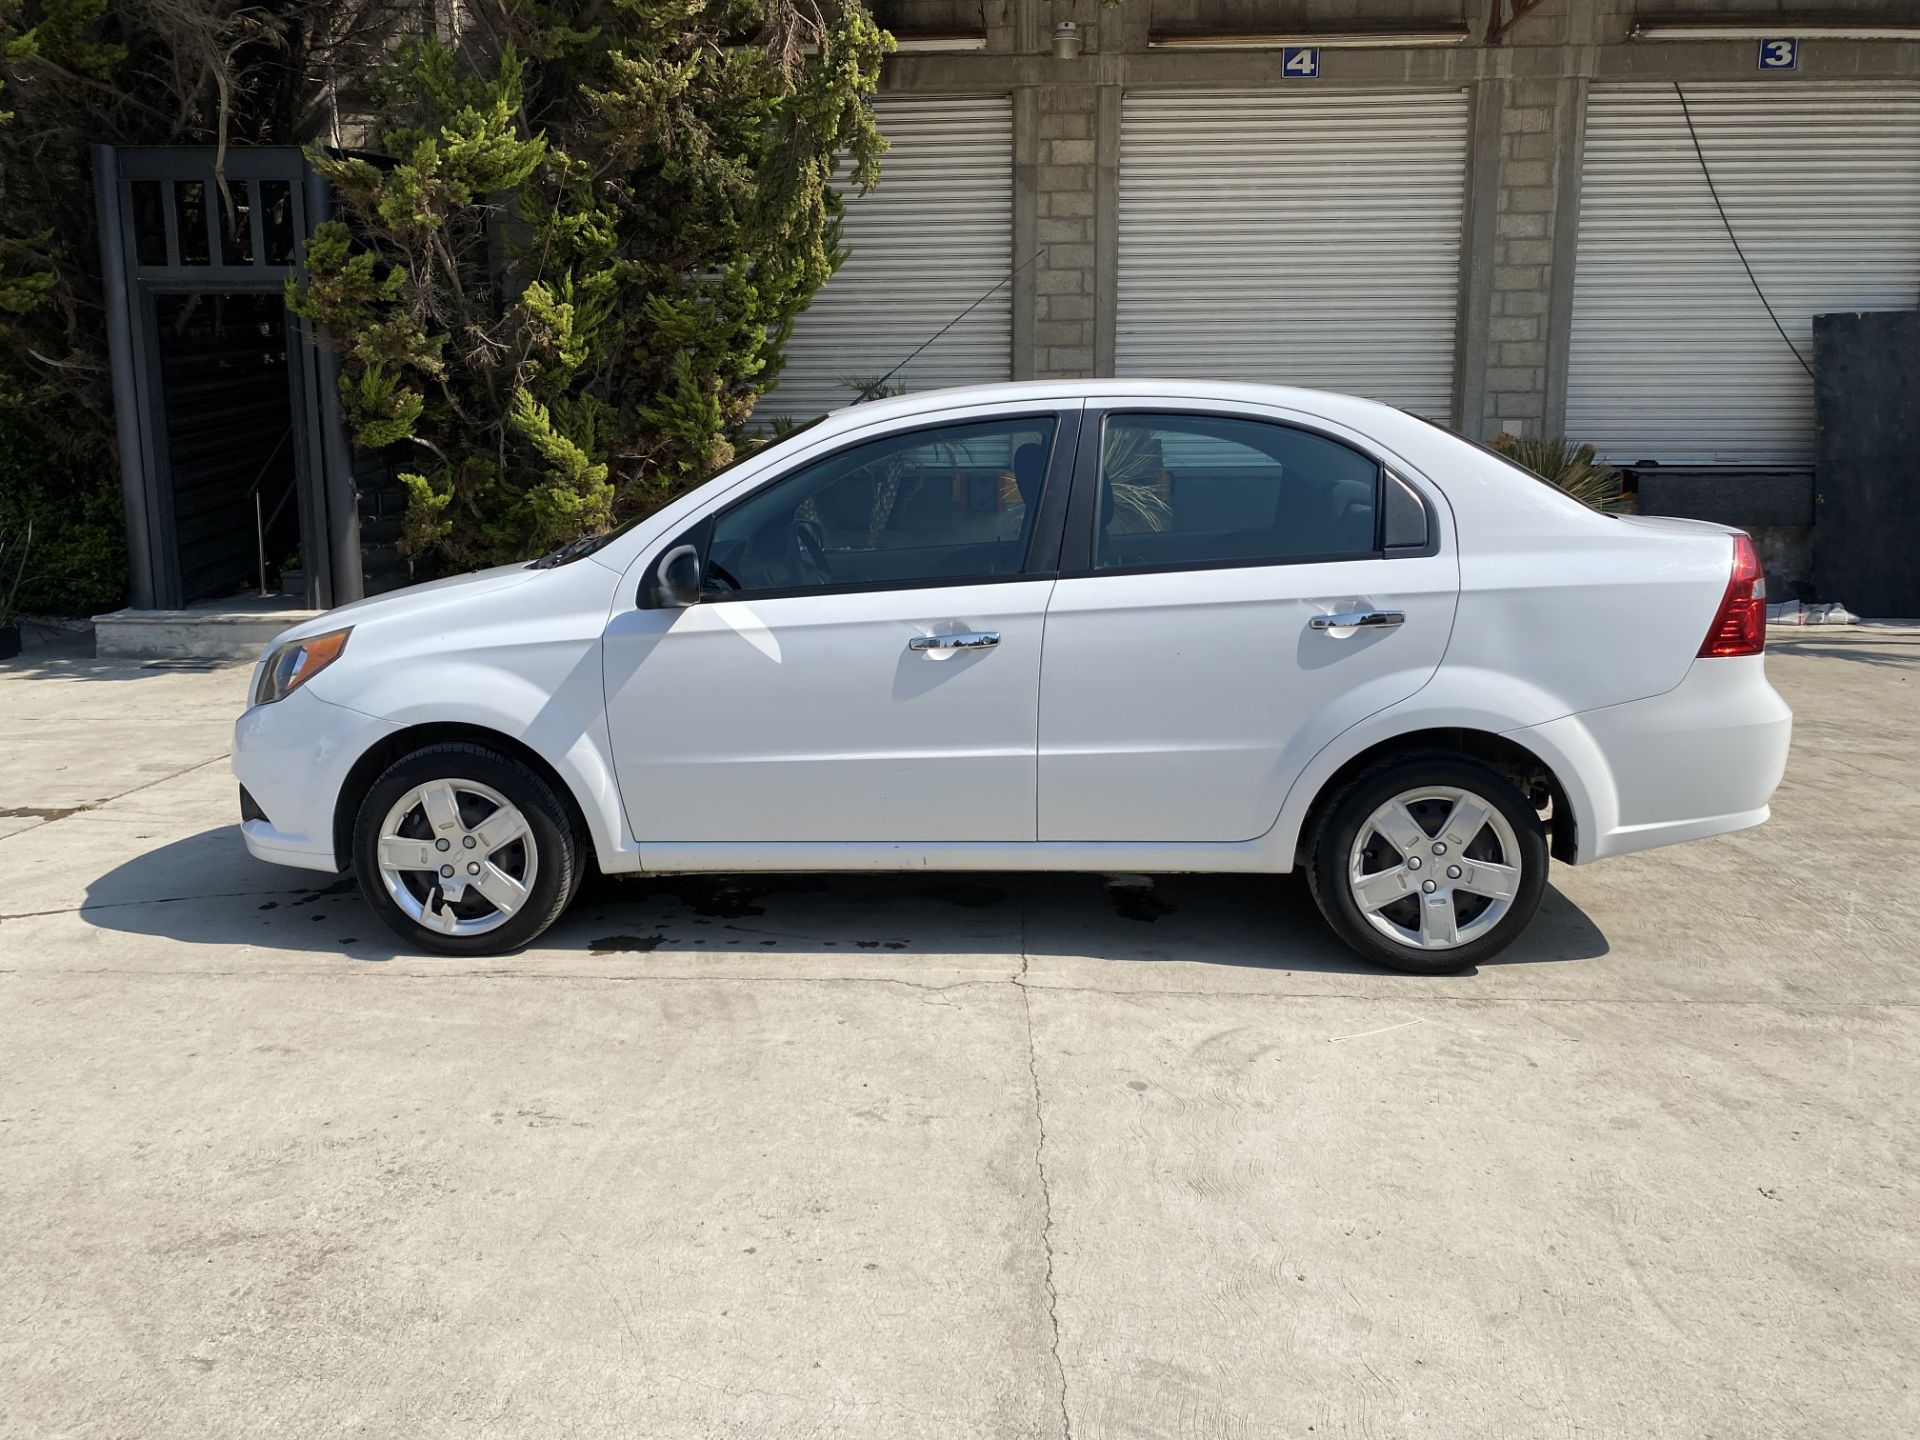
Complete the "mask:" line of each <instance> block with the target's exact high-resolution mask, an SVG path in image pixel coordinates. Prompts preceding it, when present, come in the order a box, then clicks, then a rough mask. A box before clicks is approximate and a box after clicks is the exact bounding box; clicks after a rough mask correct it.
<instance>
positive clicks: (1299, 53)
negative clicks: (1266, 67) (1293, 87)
mask: <svg viewBox="0 0 1920 1440" xmlns="http://www.w3.org/2000/svg"><path fill="white" fill-rule="evenodd" d="M1280 72H1281V73H1282V74H1283V75H1300V76H1305V77H1307V78H1309V79H1310V78H1312V77H1313V76H1315V75H1318V74H1319V73H1320V52H1319V50H1317V49H1315V48H1314V47H1312V46H1308V45H1295V46H1288V47H1287V51H1286V53H1285V54H1284V55H1283V56H1281V59H1280Z"/></svg>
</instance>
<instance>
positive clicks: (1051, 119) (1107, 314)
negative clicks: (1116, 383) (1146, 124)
mask: <svg viewBox="0 0 1920 1440" xmlns="http://www.w3.org/2000/svg"><path fill="white" fill-rule="evenodd" d="M1488 11H1489V6H1488V5H1487V4H1486V0H1386V3H1370V0H1369V3H1363V0H1124V3H1122V4H1120V5H1117V6H1109V5H1105V4H1102V3H1101V0H882V3H880V4H879V6H878V13H879V15H880V18H881V19H882V21H883V23H885V24H887V25H888V26H889V27H891V28H893V29H894V30H895V32H896V33H897V34H902V35H909V36H910V35H912V34H913V33H915V32H916V31H918V32H920V33H932V32H948V33H951V32H952V31H953V30H955V29H968V28H971V29H972V30H974V31H976V32H981V33H983V34H984V36H985V43H984V46H983V48H982V49H980V50H978V51H973V52H964V53H937V54H936V53H913V52H911V51H908V52H905V53H902V54H900V55H898V56H896V57H894V58H893V59H892V60H891V61H889V62H888V67H887V71H886V74H885V77H884V80H883V85H884V86H885V88H886V89H888V90H892V91H904V92H914V93H920V94H929V95H932V94H949V95H959V94H975V95H978V94H1010V95H1011V96H1012V97H1013V107H1014V112H1013V113H1014V175H1013V177H1012V184H1013V190H1014V194H1013V211H1014V248H1015V263H1016V265H1024V268H1022V269H1021V270H1020V272H1019V274H1018V275H1017V276H1016V278H1015V281H1014V297H1013V312H1014V352H1013V355H1012V356H1011V357H1010V370H1011V373H1012V374H1013V375H1014V376H1015V377H1016V378H1030V377H1032V378H1053V377H1075V376H1088V375H1100V374H1110V373H1112V367H1113V356H1114V301H1115V294H1116V275H1115V266H1116V263H1117V257H1118V250H1119V245H1118V233H1117V232H1118V223H1119V204H1118V175H1119V163H1120V153H1119V152H1120V111H1121V97H1122V96H1123V95H1124V94H1125V93H1127V92H1128V91H1129V90H1141V89H1149V88H1173V89H1199V88H1220V89H1267V88H1273V87H1277V86H1279V85H1282V84H1286V83H1295V84H1297V83H1300V82H1287V81H1284V80H1283V79H1282V77H1281V75H1280V68H1279V67H1280V63H1281V56H1280V54H1279V52H1278V51H1276V50H1261V49H1161V48H1153V47H1152V46H1151V45H1150V44H1149V38H1150V35H1151V34H1152V33H1153V32H1155V31H1164V30H1187V31H1196V30H1198V31H1209V30H1212V31H1219V32H1228V31H1232V32H1238V33H1246V32H1249V31H1260V32H1264V33H1269V34H1272V33H1287V32H1289V31H1290V30H1297V31H1302V32H1306V31H1321V32H1325V31H1328V30H1334V29H1338V28H1340V27H1341V26H1342V25H1343V24H1345V23H1347V22H1349V21H1350V22H1352V26H1353V28H1374V29H1378V28H1380V27H1382V26H1385V25H1391V24H1405V25H1407V26H1409V27H1410V28H1417V27H1422V26H1432V25H1434V24H1436V23H1445V22H1446V21H1448V20H1457V21H1459V22H1460V23H1462V24H1464V25H1466V26H1467V27H1468V29H1469V31H1470V39H1469V41H1468V43H1465V44H1460V45H1447V46H1419V47H1416V46H1408V47H1405V48H1372V47H1369V48H1362V49H1338V50H1335V49H1328V50H1326V51H1325V52H1324V53H1323V56H1322V66H1323V74H1322V77H1321V79H1319V80H1318V81H1315V82H1312V83H1315V84H1319V85H1322V86H1325V87H1327V88H1337V87H1353V86H1358V87H1394V86H1400V87H1420V88H1430V87H1435V86H1460V87H1463V88H1466V89H1467V90H1469V91H1470V93H1471V99H1472V113H1473V117H1474V118H1473V130H1472V141H1471V147H1472V148H1471V154H1470V157H1469V175H1468V196H1467V212H1468V213H1467V228H1466V235H1465V251H1464V256H1463V262H1462V274H1461V297H1460V327H1459V337H1458V355H1457V365H1456V373H1457V379H1456V389H1455V398H1454V414H1453V416H1452V417H1451V418H1452V419H1453V421H1454V423H1455V424H1457V425H1459V426H1460V427H1461V428H1462V429H1464V430H1466V431H1468V432H1469V433H1474V434H1478V435H1480V436H1483V437H1491V436H1493V435H1495V434H1497V433H1499V432H1500V431H1501V430H1503V429H1509V430H1516V431H1521V432H1525V433H1536V434H1537V433H1543V432H1544V433H1557V432H1558V430H1559V429H1560V427H1561V425H1562V424H1563V423H1564V416H1565V393H1566V370H1567V346H1568V331H1569V328H1570V325H1571V317H1572V293H1573V268H1574V258H1575V249H1576V243H1577V238H1578V225H1579V219H1578V213H1579V193H1580V185H1579V170H1580V155H1581V143H1582V126H1583V123H1584V116H1585V109H1586V96H1587V89H1588V87H1589V85H1591V84H1592V83H1593V82H1595V81H1596V80H1598V81H1605V80H1621V79H1648V80H1663V79H1679V80H1682V81H1686V80H1694V81H1702V82H1707V81H1727V80H1751V79H1753V78H1754V71H1755V52H1754V44H1753V42H1752V41H1751V40H1727V41H1710V42H1701V43H1650V42H1646V41H1633V40H1631V39H1630V38H1629V35H1630V31H1631V29H1632V26H1633V24H1634V21H1635V19H1636V18H1637V17H1641V16H1644V17H1648V18H1654V17H1658V18H1673V17H1681V18H1695V17H1697V18H1702V19H1706V18H1711V19H1718V20H1723V21H1752V22H1754V23H1760V22H1765V23H1768V24H1776V23H1777V25H1778V27H1779V29H1780V31H1781V33H1783V34H1791V33H1793V29H1794V23H1795V19H1796V18H1802V19H1805V20H1808V21H1825V22H1832V21H1834V20H1846V19H1858V20H1884V21H1888V22H1904V23H1908V24H1915V23H1920V5H1917V4H1916V0H1820V3H1818V4H1813V3H1809V4H1806V5H1801V4H1797V3H1795V0H1544V3H1542V4H1540V5H1538V6H1537V7H1535V8H1534V9H1533V10H1531V11H1529V12H1528V13H1527V14H1526V15H1525V16H1524V17H1523V18H1521V19H1520V20H1519V22H1518V23H1517V24H1516V25H1515V26H1514V27H1513V28H1512V30H1511V31H1510V32H1509V33H1508V35H1507V36H1506V37H1505V38H1504V40H1503V42H1502V43H1501V44H1498V45H1488V44H1486V43H1484V38H1485V34H1486V29H1487V20H1488ZM1063 18H1071V19H1073V20H1075V21H1076V22H1077V23H1079V24H1080V26H1081V28H1082V33H1083V35H1084V37H1085V47H1084V52H1083V53H1082V54H1081V55H1080V56H1079V57H1078V58H1077V59H1074V60H1060V59H1057V58H1055V56H1054V55H1053V53H1052V49H1051V43H1050V41H1051V36H1052V32H1053V27H1054V25H1055V23H1056V22H1057V21H1059V20H1061V19H1063ZM1799 78H1800V79H1804V80H1817V79H1874V78H1884V79H1896V78H1905V79H1913V80H1920V43H1911V42H1887V41H1861V40H1823V41H1820V42H1818V43H1817V44H1811V43H1810V44H1808V45H1805V46H1803V52H1802V59H1801V66H1800V71H1799ZM881 183H882V184H883V185H884V184H885V179H884V171H883V178H882V182H881ZM1043 249H1044V253H1038V252H1041V251H1042V250H1043ZM1036 253H1038V258H1037V259H1034V258H1032V257H1034V256H1035V255H1036Z"/></svg>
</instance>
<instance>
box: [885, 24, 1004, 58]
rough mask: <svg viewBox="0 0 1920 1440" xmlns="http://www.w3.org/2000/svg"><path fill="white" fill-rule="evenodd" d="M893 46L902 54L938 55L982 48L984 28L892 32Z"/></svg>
mask: <svg viewBox="0 0 1920 1440" xmlns="http://www.w3.org/2000/svg"><path fill="white" fill-rule="evenodd" d="M893 48H894V49H895V50H896V51H897V52H899V53H900V54H902V55H939V54H946V53H950V52H954V51H966V50H984V49H986V48H987V32H986V31H984V30H951V31H947V30H939V31H932V30H929V31H920V32H915V31H911V30H908V31H904V32H903V31H899V30H896V31H894V32H893Z"/></svg>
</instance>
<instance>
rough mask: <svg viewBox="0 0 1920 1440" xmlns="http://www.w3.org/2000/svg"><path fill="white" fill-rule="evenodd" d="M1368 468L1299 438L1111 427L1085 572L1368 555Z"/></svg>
mask: <svg viewBox="0 0 1920 1440" xmlns="http://www.w3.org/2000/svg"><path fill="white" fill-rule="evenodd" d="M1379 478H1380V472H1379V467H1378V466H1376V465H1375V464H1374V462H1373V461H1372V460H1369V459H1368V458H1367V457H1366V456H1364V455H1362V454H1360V453H1359V452H1358V451H1356V450H1350V449H1348V448H1347V447H1346V446H1345V445H1342V444H1339V443H1338V442H1337V441H1333V440H1328V439H1325V438H1323V437H1322V436H1319V435H1314V434H1310V433H1309V432H1307V431H1305V430H1295V429H1292V428H1291V427H1289V426H1286V425H1271V424H1267V423H1265V422H1264V421H1258V420H1227V419H1220V418H1216V417H1213V416H1207V415H1114V416H1110V417H1109V418H1108V420H1107V422H1106V428H1105V433H1104V435H1103V437H1102V443H1101V452H1100V513H1099V519H1098V531H1097V534H1096V535H1095V539H1094V564H1095V565H1096V566H1097V567H1101V568H1108V567H1115V566H1133V565H1150V566H1157V565H1204V564H1231V563H1232V562H1234V561H1247V562H1249V563H1253V562H1258V561H1263V560H1292V559H1304V558H1307V557H1335V556H1346V555H1369V554H1374V553H1376V551H1375V542H1374V507H1375V505H1376V504H1377V503H1378V494H1379Z"/></svg>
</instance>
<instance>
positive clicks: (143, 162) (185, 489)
mask: <svg viewBox="0 0 1920 1440" xmlns="http://www.w3.org/2000/svg"><path fill="white" fill-rule="evenodd" d="M93 168H94V193H95V201H96V205H97V208H98V212H99V226H100V253H101V274H102V281H103V290H104V298H105V309H106V323H107V336H108V347H109V351H110V354H111V357H112V363H113V389H114V413H115V422H116V428H117V433H118V437H119V448H120V471H121V482H122V486H123V489H124V491H125V497H126V512H127V544H128V562H129V564H128V571H129V574H128V579H129V586H128V588H129V590H130V591H131V601H132V604H133V605H134V606H135V607H136V608H141V609H153V608H176V607H179V606H181V605H184V604H186V603H188V602H189V601H192V600H195V599H199V598H202V597H217V596H219V595H221V594H224V593H231V590H232V588H233V587H235V586H236V585H238V584H240V583H243V582H244V581H245V580H246V579H247V578H248V577H250V576H251V577H257V574H258V567H259V563H260V555H259V548H260V539H261V535H262V533H263V532H277V533H273V543H274V544H275V545H276V546H278V547H280V549H281V551H283V552H284V553H274V554H271V555H269V556H268V560H269V562H270V563H271V562H273V561H278V560H280V559H283V558H286V555H287V554H290V553H291V552H292V551H293V550H294V549H296V548H297V550H298V552H299V554H300V558H301V560H302V561H303V563H304V566H305V572H306V575H307V577H308V578H307V593H306V596H305V597H304V598H305V602H306V603H307V604H309V605H313V606H319V607H327V606H332V605H338V604H341V603H343V602H345V601H347V600H352V599H357V598H359V595H360V593H361V588H362V577H361V571H360V545H359V517H358V515H357V513H356V510H355V494H354V486H353V477H352V473H351V446H350V444H349V441H348V438H347V433H346V426H345V421H344V418H343V417H342V415H341V412H340V405H339V397H338V391H337V384H336V381H337V368H336V366H335V363H334V361H333V359H332V357H331V356H328V355H324V354H322V353H320V352H319V351H318V350H317V348H316V347H315V346H314V345H313V343H312V337H311V335H310V334H309V333H308V331H307V328H306V326H305V324H304V322H303V321H301V320H300V319H299V318H298V317H296V316H293V315H291V314H288V313H287V312H286V310H285V308H284V303H283V301H282V300H281V295H282V292H283V290H284V288H285V285H286V281H287V278H288V277H289V276H290V275H292V274H294V273H296V272H297V271H298V269H299V267H300V266H301V264H302V263H303V262H304V260H305V255H306V237H307V235H308V233H309V231H310V229H311V226H312V225H313V224H314V223H316V222H317V221H318V220H320V219H322V218H324V216H325V207H326V203H327V196H326V188H325V186H324V185H323V184H321V183H320V182H319V180H318V178H317V177H316V176H314V175H313V174H312V173H311V172H310V170H309V169H308V167H307V165H306V162H305V159H304V157H303V156H302V155H301V153H300V151H299V150H297V149H294V148H292V147H260V148H252V149H248V148H240V149H230V150H228V151H227V152H226V155H225V157H224V163H223V165H222V166H221V169H220V171H219V173H217V174H216V172H215V169H214V151H213V149H212V147H192V148H180V149H167V148H154V149H131V148H128V149H119V148H114V147H109V146H95V147H94V151H93ZM256 505H257V506H258V509H257V510H256V508H255V507H256ZM256 515H257V517H258V518H257V519H256Z"/></svg>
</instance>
